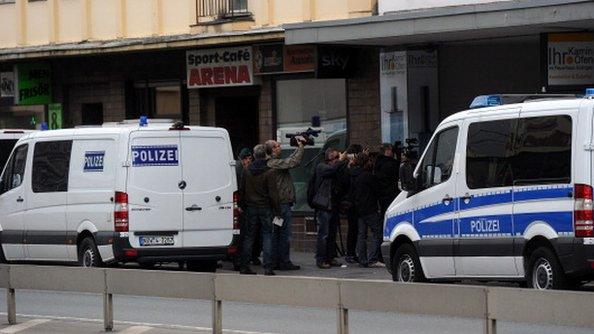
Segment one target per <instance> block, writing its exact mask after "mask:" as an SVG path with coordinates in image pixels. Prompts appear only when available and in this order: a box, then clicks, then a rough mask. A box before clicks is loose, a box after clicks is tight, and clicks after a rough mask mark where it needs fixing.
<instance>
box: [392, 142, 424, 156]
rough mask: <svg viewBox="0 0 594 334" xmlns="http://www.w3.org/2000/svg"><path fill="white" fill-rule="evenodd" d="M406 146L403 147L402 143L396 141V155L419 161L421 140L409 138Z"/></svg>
mask: <svg viewBox="0 0 594 334" xmlns="http://www.w3.org/2000/svg"><path fill="white" fill-rule="evenodd" d="M405 143H406V146H402V142H401V141H399V140H398V141H396V142H395V143H394V153H396V154H397V155H398V156H400V155H401V154H404V155H406V156H407V157H408V158H409V159H414V160H416V159H418V158H419V152H418V148H419V140H418V139H417V138H407V139H406V140H405Z"/></svg>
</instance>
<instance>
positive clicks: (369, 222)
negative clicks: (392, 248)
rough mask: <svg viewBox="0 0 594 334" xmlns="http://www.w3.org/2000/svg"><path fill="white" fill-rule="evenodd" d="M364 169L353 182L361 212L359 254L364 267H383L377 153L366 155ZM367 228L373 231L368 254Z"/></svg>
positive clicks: (354, 193)
mask: <svg viewBox="0 0 594 334" xmlns="http://www.w3.org/2000/svg"><path fill="white" fill-rule="evenodd" d="M363 159H364V162H363V171H362V172H361V174H360V175H359V176H357V178H355V182H354V184H353V198H354V204H355V206H356V207H357V210H358V214H359V237H358V240H357V256H358V257H359V265H360V266H362V267H368V266H371V267H383V266H384V265H383V264H382V263H381V262H379V260H380V256H381V253H380V246H381V244H382V239H383V233H382V223H383V222H382V219H380V217H379V215H378V210H379V199H380V196H381V194H382V189H381V184H380V182H379V178H378V177H377V176H376V175H374V174H373V167H374V164H375V159H376V155H375V154H370V155H369V156H368V157H364V158H363ZM367 228H369V229H370V230H371V233H372V238H373V239H372V243H371V250H370V252H369V255H368V254H367Z"/></svg>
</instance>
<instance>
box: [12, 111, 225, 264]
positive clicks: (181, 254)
mask: <svg viewBox="0 0 594 334" xmlns="http://www.w3.org/2000/svg"><path fill="white" fill-rule="evenodd" d="M145 123H146V122H141V124H138V123H136V124H133V125H131V124H128V123H122V124H111V125H105V126H103V127H96V128H76V129H68V130H53V131H41V132H36V133H31V134H29V135H26V136H24V137H22V138H21V139H20V140H19V141H18V142H17V144H16V147H15V148H14V150H13V152H12V155H11V157H10V159H9V161H8V163H7V164H6V167H5V168H4V172H3V173H2V176H1V177H0V217H1V219H0V229H1V232H0V242H1V245H2V247H1V250H2V253H1V254H0V256H1V259H2V260H5V261H19V262H20V261H50V262H79V263H80V264H81V265H83V266H99V265H101V264H104V263H113V262H131V261H138V262H139V263H141V264H147V265H151V264H154V263H156V262H169V261H176V262H181V261H187V263H188V267H192V266H194V267H198V266H203V267H206V268H207V269H209V270H214V269H215V268H216V261H217V260H219V259H223V258H225V257H226V255H227V253H228V252H229V251H230V250H231V251H232V250H233V248H230V247H229V245H231V243H232V239H233V236H234V234H235V232H236V231H234V226H235V224H234V220H235V217H234V215H235V210H234V198H235V193H234V192H235V191H236V189H237V181H236V180H235V171H234V166H233V165H234V163H233V155H232V151H231V144H230V140H229V135H228V133H227V131H226V130H224V129H219V128H208V127H193V126H191V127H185V126H183V125H181V124H171V123H168V124H160V123H158V122H155V123H153V122H152V121H151V124H145Z"/></svg>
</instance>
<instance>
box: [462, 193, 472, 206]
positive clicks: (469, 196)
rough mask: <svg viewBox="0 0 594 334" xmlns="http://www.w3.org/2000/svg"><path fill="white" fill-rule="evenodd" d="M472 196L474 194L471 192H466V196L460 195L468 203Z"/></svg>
mask: <svg viewBox="0 0 594 334" xmlns="http://www.w3.org/2000/svg"><path fill="white" fill-rule="evenodd" d="M471 198H472V195H470V194H469V193H466V194H464V196H462V197H460V199H461V200H462V201H463V202H464V203H465V204H468V203H470V199H471Z"/></svg>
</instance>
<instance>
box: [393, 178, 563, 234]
mask: <svg viewBox="0 0 594 334" xmlns="http://www.w3.org/2000/svg"><path fill="white" fill-rule="evenodd" d="M572 191H573V188H572V187H571V186H567V187H555V188H541V189H528V190H522V191H515V192H514V193H513V194H512V192H511V191H508V192H504V193H498V194H486V195H477V196H473V197H472V200H471V201H470V203H468V204H466V203H464V201H463V200H462V199H461V198H457V199H456V201H454V203H455V202H457V203H459V205H460V212H464V211H465V210H469V209H476V208H481V207H485V206H491V205H501V204H511V203H513V202H514V201H513V200H512V197H513V198H515V203H519V202H525V201H535V200H547V199H549V200H550V199H558V198H570V197H571V195H572ZM451 205H452V204H450V206H445V205H443V204H442V203H438V204H434V205H430V206H428V207H424V208H417V209H415V210H414V211H413V212H407V213H403V214H397V215H395V216H393V217H389V218H388V219H387V221H386V224H385V228H384V236H386V237H388V236H390V234H391V232H392V230H393V229H394V228H395V227H396V226H397V225H398V224H400V223H402V222H410V223H413V221H416V222H417V223H414V226H415V228H416V229H417V232H418V233H419V235H420V236H421V238H425V237H443V236H446V235H450V236H451V235H452V232H453V231H452V224H451V220H446V221H431V218H432V217H435V216H438V215H441V214H445V213H448V212H451V210H452V207H451ZM477 220H479V221H481V222H479V223H478V224H477V223H476V221H477ZM488 220H498V223H499V226H498V228H499V229H500V232H495V231H493V232H487V231H485V233H494V234H505V235H510V234H516V235H518V234H520V235H521V234H523V233H524V231H525V230H526V228H527V227H528V225H530V224H531V223H533V222H535V221H539V220H540V221H544V222H546V223H548V224H549V225H550V226H551V227H552V228H553V229H555V231H557V232H558V233H568V232H573V212H572V211H568V212H536V213H518V214H515V215H514V217H513V225H512V217H511V215H494V216H476V217H468V218H462V219H460V224H459V225H460V231H458V233H459V234H462V235H464V234H470V235H473V234H475V235H480V234H481V233H477V230H476V229H477V228H482V227H483V226H487V227H488V226H489V224H491V225H493V224H494V222H488ZM421 221H424V222H423V223H419V222H421ZM472 221H475V224H474V226H475V229H474V230H473V229H472V226H471V223H472ZM483 221H484V222H483ZM478 225H481V226H480V227H478Z"/></svg>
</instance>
